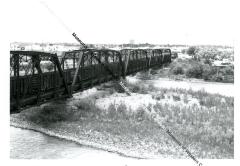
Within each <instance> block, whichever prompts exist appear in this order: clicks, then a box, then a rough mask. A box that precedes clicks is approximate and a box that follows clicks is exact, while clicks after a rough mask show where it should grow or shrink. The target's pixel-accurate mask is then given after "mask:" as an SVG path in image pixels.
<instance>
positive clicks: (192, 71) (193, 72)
mask: <svg viewBox="0 0 240 166" xmlns="http://www.w3.org/2000/svg"><path fill="white" fill-rule="evenodd" d="M202 73H203V68H202V66H201V65H200V64H192V65H191V66H190V67H189V68H188V69H187V71H186V76H187V77H190V78H202Z"/></svg>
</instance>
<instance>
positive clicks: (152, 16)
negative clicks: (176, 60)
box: [7, 0, 236, 45]
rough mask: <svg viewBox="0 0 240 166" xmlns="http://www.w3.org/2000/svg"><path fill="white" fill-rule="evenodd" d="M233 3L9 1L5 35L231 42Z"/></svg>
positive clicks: (190, 0)
mask: <svg viewBox="0 0 240 166" xmlns="http://www.w3.org/2000/svg"><path fill="white" fill-rule="evenodd" d="M234 2H235V1H232V0H76V1H73V0H72V1H71V0H61V1H60V0H58V1H55V0H48V1H46V0H45V1H44V0H43V1H40V0H21V1H20V0H12V1H9V2H8V3H9V4H7V5H10V8H11V10H10V12H9V14H8V24H9V31H10V34H9V38H10V42H69V43H77V41H76V40H75V39H74V38H73V36H71V34H72V33H73V32H75V33H76V34H77V35H78V37H79V38H80V39H81V40H82V41H83V42H85V43H106V44H111V43H112V44H122V43H129V41H130V40H134V42H135V43H152V44H190V45H191V44H213V45H233V43H234V41H235V31H236V26H235V23H236V20H235V17H236V13H235V11H236V3H234ZM43 4H45V6H44V5H43ZM46 6H48V8H47V7H46ZM49 9H50V10H49ZM59 20H60V21H59Z"/></svg>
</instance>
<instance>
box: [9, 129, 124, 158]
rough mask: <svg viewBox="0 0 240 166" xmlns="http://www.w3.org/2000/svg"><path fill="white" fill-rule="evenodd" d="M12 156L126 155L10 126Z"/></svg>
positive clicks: (83, 156)
mask: <svg viewBox="0 0 240 166" xmlns="http://www.w3.org/2000/svg"><path fill="white" fill-rule="evenodd" d="M10 158H12V159H82V158H84V159H88V158H89V160H91V159H92V158H94V159H95V160H98V159H99V160H102V159H103V160H109V159H119V160H122V159H124V157H122V156H120V155H118V154H115V153H109V152H106V151H103V150H98V149H93V148H89V147H86V146H82V145H79V144H76V143H73V142H69V141H65V140H61V139H57V138H54V137H50V136H47V135H45V134H42V133H39V132H35V131H31V130H25V129H20V128H15V127H10Z"/></svg>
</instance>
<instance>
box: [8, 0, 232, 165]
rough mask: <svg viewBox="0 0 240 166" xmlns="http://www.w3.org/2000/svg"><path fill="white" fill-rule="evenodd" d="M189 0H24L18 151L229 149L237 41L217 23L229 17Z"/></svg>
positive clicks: (16, 94) (155, 153) (130, 155)
mask: <svg viewBox="0 0 240 166" xmlns="http://www.w3.org/2000/svg"><path fill="white" fill-rule="evenodd" d="M183 2H184V3H180V2H176V1H174V3H177V4H176V6H172V3H171V2H166V1H160V2H158V3H157V2H156V1H154V0H148V1H141V2H134V1H131V2H128V1H116V2H112V1H108V0H104V1H93V0H91V1H79V2H76V1H73V2H71V1H61V2H57V1H32V2H29V1H28V2H23V3H19V8H21V11H22V13H21V14H19V12H17V11H18V10H17V8H18V7H15V8H16V12H14V13H13V15H14V17H16V18H18V17H23V18H22V19H23V20H22V21H23V23H22V24H21V23H20V22H19V27H18V26H16V27H15V28H14V32H13V34H14V37H15V38H14V39H13V40H12V42H11V43H10V54H9V55H10V103H9V104H10V158H11V159H82V158H84V157H85V158H89V160H92V159H93V158H99V159H104V160H108V159H116V160H122V161H126V162H127V161H139V160H144V161H151V160H153V159H154V160H156V159H159V161H160V162H161V160H162V159H189V160H192V163H193V165H194V164H195V165H199V166H200V165H203V164H204V163H203V162H202V161H201V160H202V159H233V158H234V45H233V42H232V41H233V40H232V34H231V32H228V30H229V31H231V29H226V27H220V26H219V25H220V23H218V22H217V21H216V22H215V21H213V19H216V20H218V19H219V18H220V17H221V19H227V18H226V17H227V16H226V17H225V15H221V16H218V15H214V14H212V13H211V12H212V8H211V7H212V5H213V4H210V6H207V5H206V3H207V2H205V1H203V2H202V1H199V2H194V3H193V2H190V1H187V0H185V1H183ZM161 3H163V4H164V6H162V7H160V6H161ZM178 3H179V4H178ZM195 3H197V5H199V6H200V7H203V6H204V8H205V9H204V10H205V12H206V13H207V14H206V13H201V12H200V9H195V8H194V9H193V8H191V7H194V6H195V5H196V4H195ZM217 3H218V2H217ZM219 3H220V2H219ZM186 4H189V5H186ZM28 5H29V6H28ZM79 5H80V6H81V8H79V7H78V6H79ZM134 6H135V7H134ZM180 7H181V8H180ZM220 8H221V7H220ZM24 9H26V10H30V11H28V12H24ZM66 9H67V10H66ZM32 11H35V12H33V13H31V16H30V13H29V12H32ZM193 11H195V12H193ZM89 12H92V13H89ZM215 12H216V13H217V14H219V13H220V12H221V9H215ZM169 13H171V14H169ZM199 13H201V14H199ZM17 14H19V15H20V16H17ZM191 14H193V16H192V17H189V18H188V16H189V15H191ZM225 14H226V13H225ZM228 16H229V15H228ZM193 17H194V18H195V19H192V18H193ZM229 22H230V21H229ZM200 25H201V26H200ZM221 25H222V24H221ZM197 26H199V27H197ZM220 34H221V35H220Z"/></svg>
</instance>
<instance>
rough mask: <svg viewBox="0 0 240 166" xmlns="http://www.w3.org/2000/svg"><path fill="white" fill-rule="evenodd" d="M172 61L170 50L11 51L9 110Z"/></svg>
mask: <svg viewBox="0 0 240 166" xmlns="http://www.w3.org/2000/svg"><path fill="white" fill-rule="evenodd" d="M170 62H171V50H170V49H123V50H120V51H116V50H109V49H80V50H73V51H68V52H65V53H64V55H63V56H62V57H58V56H57V54H53V53H46V52H38V51H10V110H11V112H16V111H17V110H19V109H20V108H23V107H26V106H30V105H37V104H42V103H44V102H47V101H50V100H53V99H56V98H63V97H71V96H72V94H73V93H77V92H79V91H83V90H85V89H88V88H91V87H93V86H95V85H98V84H101V83H104V82H107V81H110V80H117V79H120V78H121V77H123V78H125V77H126V76H127V75H130V74H134V73H136V72H138V71H141V70H146V69H149V68H152V67H161V66H162V65H163V64H165V63H170Z"/></svg>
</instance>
